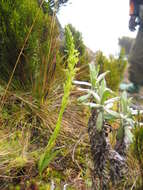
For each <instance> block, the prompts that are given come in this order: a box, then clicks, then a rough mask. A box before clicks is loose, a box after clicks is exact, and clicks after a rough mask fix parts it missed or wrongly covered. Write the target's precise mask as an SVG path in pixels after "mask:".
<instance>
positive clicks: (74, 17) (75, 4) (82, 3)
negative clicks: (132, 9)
mask: <svg viewBox="0 0 143 190" xmlns="http://www.w3.org/2000/svg"><path fill="white" fill-rule="evenodd" d="M71 3H72V4H69V5H68V6H66V7H64V8H62V9H61V11H60V13H59V16H58V17H59V19H60V22H61V24H62V26H65V25H66V24H68V23H71V24H72V25H73V26H74V27H75V28H76V29H78V30H79V31H80V32H81V33H82V35H83V39H84V42H85V44H86V45H87V46H88V47H89V48H91V49H92V50H93V51H96V50H99V49H100V50H102V51H103V52H104V53H105V54H106V55H108V54H116V53H117V52H118V38H119V37H122V36H131V37H135V35H136V33H131V32H130V31H129V29H128V20H129V15H128V13H129V0H109V1H107V0H88V1H86V0H71Z"/></svg>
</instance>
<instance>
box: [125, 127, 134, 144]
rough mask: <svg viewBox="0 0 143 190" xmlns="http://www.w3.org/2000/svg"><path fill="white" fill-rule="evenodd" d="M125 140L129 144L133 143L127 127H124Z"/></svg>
mask: <svg viewBox="0 0 143 190" xmlns="http://www.w3.org/2000/svg"><path fill="white" fill-rule="evenodd" d="M125 138H126V140H127V142H128V143H129V144H130V143H132V142H133V134H132V132H131V130H130V129H129V128H128V127H125Z"/></svg>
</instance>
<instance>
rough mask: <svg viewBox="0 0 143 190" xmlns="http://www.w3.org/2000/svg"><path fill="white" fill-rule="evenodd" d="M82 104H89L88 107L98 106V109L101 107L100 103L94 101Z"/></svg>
mask: <svg viewBox="0 0 143 190" xmlns="http://www.w3.org/2000/svg"><path fill="white" fill-rule="evenodd" d="M83 105H85V106H89V107H90V108H98V109H100V108H103V106H102V105H100V104H95V103H91V102H87V103H83Z"/></svg>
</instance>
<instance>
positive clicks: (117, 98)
mask: <svg viewBox="0 0 143 190" xmlns="http://www.w3.org/2000/svg"><path fill="white" fill-rule="evenodd" d="M118 100H120V97H115V98H111V99H109V100H107V101H105V102H104V104H106V105H107V104H111V103H114V102H117V101H118Z"/></svg>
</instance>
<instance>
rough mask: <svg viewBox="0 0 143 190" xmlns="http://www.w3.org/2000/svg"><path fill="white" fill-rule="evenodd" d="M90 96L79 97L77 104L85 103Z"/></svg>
mask: <svg viewBox="0 0 143 190" xmlns="http://www.w3.org/2000/svg"><path fill="white" fill-rule="evenodd" d="M90 96H91V94H86V95H84V96H81V97H79V98H78V99H77V100H78V101H79V102H85V101H87V100H88V98H90Z"/></svg>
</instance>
